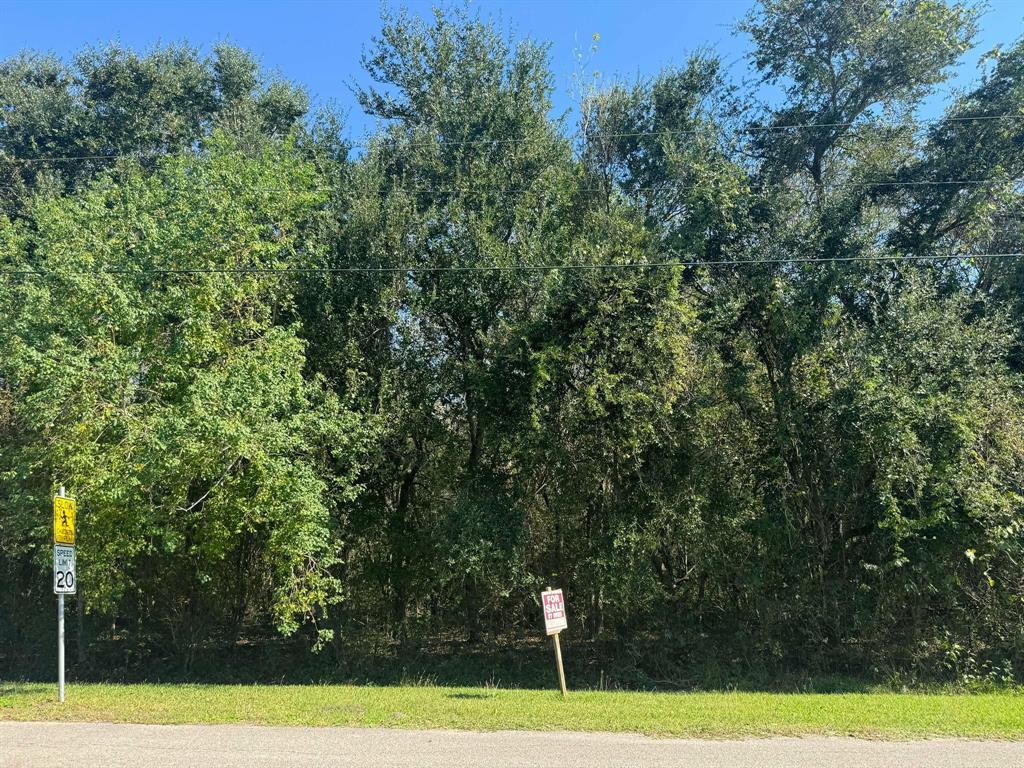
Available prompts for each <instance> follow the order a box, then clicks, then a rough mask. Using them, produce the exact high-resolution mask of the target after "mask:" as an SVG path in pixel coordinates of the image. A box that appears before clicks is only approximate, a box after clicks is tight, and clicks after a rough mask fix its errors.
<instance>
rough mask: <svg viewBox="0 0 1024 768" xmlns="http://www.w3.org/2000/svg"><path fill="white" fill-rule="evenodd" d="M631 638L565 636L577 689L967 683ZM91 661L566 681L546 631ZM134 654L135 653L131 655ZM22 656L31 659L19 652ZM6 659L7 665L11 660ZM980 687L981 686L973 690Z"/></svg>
mask: <svg viewBox="0 0 1024 768" xmlns="http://www.w3.org/2000/svg"><path fill="white" fill-rule="evenodd" d="M657 644H658V642H657V638H654V639H653V640H652V641H651V642H650V645H651V647H648V648H644V647H643V644H642V643H641V642H634V643H632V644H629V645H627V644H623V643H598V642H584V641H579V640H576V639H574V638H572V637H569V636H567V637H565V638H563V641H562V650H563V657H564V660H565V666H566V677H567V678H568V682H569V686H570V688H572V689H573V690H575V691H587V690H600V691H666V692H667V691H677V692H689V691H730V692H732V691H735V692H751V693H801V694H806V693H819V694H848V693H877V692H883V691H886V692H892V691H899V690H908V689H909V690H914V691H925V692H927V691H935V692H943V693H949V692H968V691H966V690H965V689H963V688H962V687H957V686H951V685H949V684H944V683H942V682H941V681H933V682H931V683H918V684H915V685H910V686H900V685H894V684H892V683H891V682H889V681H887V680H884V679H879V678H877V677H873V676H871V675H870V674H866V673H863V672H858V671H856V670H841V669H840V670H833V671H828V670H826V671H819V670H815V671H813V672H811V671H808V670H801V669H791V668H789V669H788V668H785V667H767V666H764V665H761V664H756V663H751V664H750V665H749V666H741V665H739V664H737V663H736V662H730V663H723V662H722V661H721V660H719V659H716V658H714V657H709V656H702V655H700V653H699V652H698V650H697V649H696V648H694V647H690V646H685V645H682V644H680V645H679V646H676V648H675V649H674V652H671V653H670V652H666V651H665V650H664V649H660V650H659V649H657V648H655V647H654V646H657ZM88 650H89V660H90V662H91V663H90V665H88V666H84V665H83V666H81V667H76V666H75V665H70V666H69V673H68V679H69V682H71V683H74V682H108V683H175V684H180V683H191V684H211V685H214V684H242V685H251V684H262V685H310V684H349V685H376V686H419V687H423V686H440V687H446V688H491V689H494V688H498V689H500V688H505V689H507V688H523V689H533V690H552V691H554V690H557V687H558V684H557V676H556V672H555V663H554V658H553V654H552V652H551V646H550V644H549V642H548V641H547V638H546V637H544V636H543V635H540V634H539V633H536V634H535V635H531V636H517V637H510V636H492V637H485V638H484V639H483V640H481V641H480V642H475V643H470V642H468V641H466V640H465V639H463V638H461V637H456V636H435V637H430V638H425V639H421V640H419V641H418V642H415V643H410V644H407V645H405V646H400V645H399V644H397V643H394V642H390V641H388V640H386V639H382V638H379V637H378V638H373V639H372V640H364V641H355V642H352V641H350V642H346V643H344V644H342V643H338V644H335V645H332V646H329V647H328V648H327V649H325V650H323V651H321V652H320V653H314V652H312V651H311V649H310V647H309V644H308V641H303V640H302V638H291V639H283V638H279V637H266V638H260V639H248V640H246V641H245V642H240V643H219V644H215V643H210V644H207V645H204V646H202V647H200V648H198V649H196V652H195V656H194V662H193V664H192V665H191V667H190V668H189V669H188V670H187V671H184V670H183V669H182V666H181V662H180V660H178V659H175V658H173V657H161V656H160V654H159V653H156V652H149V653H145V652H142V651H141V650H140V649H139V648H137V647H128V646H126V645H125V644H124V643H120V642H116V641H105V642H96V643H93V644H92V645H91V646H90V647H89V649H88ZM126 659H131V660H132V661H131V662H127V661H126ZM3 661H4V658H3V656H2V655H0V680H7V681H11V680H18V681H24V682H22V683H19V684H14V685H12V684H11V683H9V682H8V683H7V684H6V685H3V684H0V696H10V695H15V694H22V693H24V694H30V693H38V692H39V691H40V690H42V687H41V686H46V685H52V684H53V682H52V677H53V672H52V666H51V661H52V660H51V659H48V658H43V657H40V659H39V660H38V661H39V663H38V664H36V665H24V664H18V665H16V667H17V668H14V669H12V668H11V666H10V665H5V664H4V663H3ZM19 661H23V658H22V659H19ZM5 667H6V668H5ZM970 692H975V691H973V690H972V691H970ZM489 695H493V694H487V693H485V692H480V693H476V692H472V693H471V692H461V691H459V692H455V691H453V692H450V693H447V694H446V696H447V697H448V698H450V699H453V700H458V699H484V698H488V697H489Z"/></svg>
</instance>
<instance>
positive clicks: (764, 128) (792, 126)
mask: <svg viewBox="0 0 1024 768" xmlns="http://www.w3.org/2000/svg"><path fill="white" fill-rule="evenodd" d="M993 120H998V121H1001V120H1024V113H1006V114H1000V115H963V116H959V117H931V118H921V119H920V120H916V121H915V122H916V123H919V124H922V123H940V122H943V121H945V122H949V123H953V122H973V121H993ZM854 126H861V127H865V128H868V127H872V128H902V127H904V125H901V124H900V123H891V122H881V121H877V120H876V121H857V120H851V121H848V122H836V123H787V124H782V125H751V126H746V127H744V128H734V129H732V133H736V134H746V133H766V132H769V133H770V132H773V131H787V130H808V129H812V128H852V127H854ZM704 133H707V130H705V129H686V130H671V129H662V130H655V131H631V132H623V133H601V134H597V135H598V136H599V137H602V138H608V139H627V138H639V137H641V136H665V135H669V136H692V135H700V134H704ZM547 138H549V137H547V136H539V137H531V138H509V139H483V138H481V139H445V138H437V139H436V140H435V141H419V142H412V143H411V144H410V145H409V146H414V147H415V146H425V147H428V146H434V145H435V144H438V143H440V144H445V145H473V144H529V143H532V142H537V141H543V140H546V139H547ZM374 141H375V139H370V140H365V141H356V142H351V143H350V144H348V146H349V147H362V148H368V147H369V146H370V145H371V144H372V143H373V142H374ZM166 154H168V153H165V152H150V153H113V154H107V155H55V156H48V157H5V158H2V159H5V160H8V161H12V162H18V163H51V162H53V163H55V162H64V161H75V160H82V161H85V160H118V159H120V158H136V159H137V158H139V157H147V156H149V157H161V156H164V155H166Z"/></svg>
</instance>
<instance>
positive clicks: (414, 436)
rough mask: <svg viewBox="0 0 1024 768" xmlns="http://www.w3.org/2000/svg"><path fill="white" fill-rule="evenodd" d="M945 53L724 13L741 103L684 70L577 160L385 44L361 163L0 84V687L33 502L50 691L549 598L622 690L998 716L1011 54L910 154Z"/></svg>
mask: <svg viewBox="0 0 1024 768" xmlns="http://www.w3.org/2000/svg"><path fill="white" fill-rule="evenodd" d="M977 23H978V14H977V11H976V9H974V8H972V7H968V6H965V5H963V4H959V3H956V4H950V3H945V2H941V1H940V0H934V1H932V0H927V1H923V0H870V1H868V2H860V3H845V4H844V3H840V4H829V3H821V2H817V0H763V1H762V2H761V3H759V4H758V5H757V6H756V8H755V9H754V10H753V11H752V12H751V13H750V14H749V15H748V16H747V17H746V19H745V20H744V21H743V22H742V23H741V24H740V27H739V28H740V30H741V31H743V32H745V33H746V34H748V35H749V37H750V39H751V41H752V52H751V54H750V59H749V64H750V68H751V74H752V75H753V76H754V77H755V79H756V80H757V81H758V82H760V83H762V84H766V85H768V86H771V87H772V88H773V89H776V90H777V91H778V93H779V97H778V99H777V100H776V102H774V103H770V104H767V105H758V103H757V102H756V100H755V98H754V97H755V96H756V95H757V92H756V91H755V92H753V93H751V92H749V91H747V90H744V88H743V87H741V86H740V85H739V84H736V83H733V82H730V80H729V77H728V75H727V71H726V69H725V68H724V67H723V65H722V62H721V61H720V60H719V59H718V58H717V57H716V56H715V55H714V54H713V53H711V52H702V53H698V54H695V55H693V56H691V57H690V58H689V59H688V60H687V61H686V62H685V64H683V65H681V66H676V67H667V68H665V69H664V70H663V71H661V72H660V73H658V74H657V75H655V76H653V77H651V78H649V79H640V80H638V81H636V82H629V81H613V82H610V83H608V84H606V85H594V86H592V87H589V88H587V89H585V91H584V93H583V94H582V96H581V102H580V105H579V109H578V110H577V111H576V113H575V114H576V116H577V120H576V122H575V124H573V123H572V122H571V121H569V120H568V119H566V118H555V117H553V116H552V106H551V104H552V99H551V97H552V93H553V88H554V80H553V77H552V75H551V71H550V68H549V64H548V58H547V48H546V47H545V46H544V45H543V44H540V43H537V42H534V41H519V40H515V39H513V38H510V37H508V36H506V35H505V34H504V33H503V32H502V30H501V28H500V27H499V26H496V25H495V24H494V23H492V22H491V21H489V20H487V19H485V18H482V17H480V16H478V15H474V14H472V13H470V12H469V11H467V10H465V9H462V10H459V9H455V10H451V9H448V10H444V9H442V10H436V11H435V12H434V13H433V14H432V15H431V16H429V17H427V18H420V17H419V16H416V15H414V14H411V13H409V12H406V11H398V12H394V13H391V12H385V14H384V18H383V20H382V29H381V32H380V34H379V35H378V36H377V37H376V38H374V39H373V40H372V41H371V42H370V44H369V46H368V47H367V48H366V49H365V51H364V54H363V59H362V62H363V66H364V68H365V69H366V72H367V74H368V75H369V77H370V81H371V82H372V84H371V85H369V86H367V87H365V88H362V89H358V90H357V96H358V100H359V103H360V105H361V106H362V108H363V109H364V110H365V111H366V113H367V114H369V115H371V116H374V117H376V118H377V119H378V129H377V131H376V133H375V134H374V135H373V136H372V137H371V138H370V140H369V141H368V142H367V143H366V146H365V148H364V149H363V150H362V151H359V152H350V151H349V145H348V141H347V140H346V138H345V135H344V132H343V126H342V122H341V121H340V120H339V119H338V118H337V117H336V116H334V115H330V114H321V115H310V114H309V106H308V100H307V98H306V96H305V94H304V92H303V91H302V90H301V88H299V87H298V86H295V85H293V84H290V83H287V82H284V81H282V80H280V79H277V78H273V77H268V76H267V75H265V74H264V73H262V71H261V70H260V67H259V66H258V64H257V63H256V61H255V59H254V58H253V57H252V56H251V55H249V54H248V53H246V52H245V51H242V50H240V49H237V48H233V47H230V46H226V45H219V46H216V47H214V48H213V50H212V53H211V54H210V55H209V56H206V55H204V54H202V53H201V52H200V50H199V49H195V48H191V47H189V46H168V47H162V48H156V49H154V50H152V51H150V52H148V53H145V54H139V53H136V52H133V51H130V50H127V49H124V48H122V47H120V46H111V47H109V48H100V49H89V50H86V51H84V52H82V53H81V54H80V55H78V56H77V57H75V58H74V59H73V61H72V62H70V63H65V62H62V61H60V60H57V59H55V58H53V57H49V56H42V55H39V54H36V53H33V52H24V53H22V54H20V55H19V56H16V57H14V58H12V59H9V60H7V61H4V62H0V177H2V184H0V187H2V189H3V191H2V193H0V199H2V205H3V216H2V218H0V318H2V320H3V322H2V324H0V574H2V576H3V581H4V583H5V584H10V585H12V586H13V588H12V589H8V590H4V591H3V594H0V661H6V663H8V665H9V666H12V665H13V666H17V665H18V664H20V663H27V662H25V659H28V658H31V657H32V653H33V652H32V650H31V648H32V646H33V644H34V643H36V641H37V640H38V638H39V637H43V636H46V635H45V633H46V632H48V631H49V630H48V628H47V624H46V617H45V616H44V615H43V614H44V613H45V615H46V616H48V615H49V611H48V609H47V610H45V611H44V610H43V607H44V606H43V605H42V603H43V601H42V600H41V599H40V598H41V597H43V596H45V595H46V594H48V590H49V580H48V577H47V570H48V568H49V559H48V558H49V549H48V543H49V536H50V532H49V528H48V526H49V520H50V518H49V503H50V501H49V499H50V497H51V496H52V494H53V492H54V490H55V488H56V487H57V486H58V485H65V486H67V488H68V490H69V492H71V493H72V494H73V495H75V496H76V497H78V499H79V504H80V510H81V512H80V514H81V544H80V554H79V562H80V570H81V577H80V584H81V585H82V590H81V592H80V594H79V597H78V604H79V605H80V606H81V613H80V614H79V622H78V626H77V630H76V631H77V632H78V633H79V637H80V638H81V643H82V658H81V660H80V661H81V663H82V664H85V663H86V661H87V659H88V657H89V656H90V654H93V655H95V656H96V658H97V659H100V658H102V662H101V661H99V660H96V661H95V662H94V663H96V664H100V665H101V664H106V665H107V668H108V669H113V668H118V669H124V668H129V667H132V665H135V664H138V663H139V662H140V661H142V660H146V659H164V660H171V661H172V662H173V663H180V664H181V666H182V669H183V670H184V671H185V672H186V673H188V672H189V671H190V670H191V669H192V666H193V663H194V660H195V658H196V655H197V653H202V652H203V649H208V648H210V647H212V646H219V647H226V646H230V645H231V644H237V643H239V642H241V641H251V640H253V639H264V640H266V639H268V638H270V637H272V636H273V635H274V634H275V633H278V634H283V635H285V636H287V637H289V638H291V639H290V640H289V642H290V643H291V646H290V647H294V648H298V649H301V650H307V649H308V650H309V651H310V652H313V651H318V650H322V649H324V648H326V647H333V648H335V649H336V650H337V651H338V652H339V654H341V655H344V650H345V649H346V648H352V647H355V646H356V645H359V644H360V643H367V642H368V643H371V644H373V647H375V648H378V649H381V648H389V649H393V648H398V649H399V650H402V649H407V648H409V647H417V646H420V645H422V644H423V643H426V642H428V641H429V640H431V639H436V638H444V637H458V638H460V639H462V640H464V641H466V642H469V643H475V642H477V641H480V640H482V639H484V638H486V637H499V638H516V637H536V635H537V631H538V621H539V619H538V610H539V609H538V600H539V591H540V589H542V588H543V587H544V586H545V585H546V584H552V583H554V584H558V585H559V586H561V587H563V588H564V589H565V590H566V593H567V595H568V599H569V607H570V611H571V620H572V622H573V624H574V625H575V626H574V639H575V641H576V642H577V643H580V644H581V645H582V644H589V645H588V647H590V648H591V652H592V653H594V654H595V655H596V656H597V657H600V658H605V657H614V658H616V659H618V660H619V661H620V662H621V663H620V664H619V665H617V667H616V668H617V669H619V670H620V672H619V673H617V674H618V675H619V676H618V678H617V679H616V680H615V682H617V683H619V684H639V685H666V684H668V685H685V684H687V683H688V682H689V681H692V680H694V679H698V677H700V676H701V675H703V676H704V677H703V678H701V679H707V677H708V676H710V677H711V678H712V679H716V680H721V679H728V678H729V677H730V676H742V675H744V674H749V673H750V672H751V671H752V670H765V669H767V670H790V671H792V670H796V671H798V672H804V673H812V672H815V671H828V672H839V673H853V674H859V675H882V676H884V675H890V676H898V677H900V678H904V679H914V678H922V679H956V680H960V681H965V680H977V679H987V680H991V681H996V682H1005V681H1010V680H1014V679H1018V680H1019V676H1020V674H1021V670H1022V669H1024V604H1022V601H1024V300H1022V295H1024V294H1022V288H1024V255H1022V254H1021V253H1020V252H1021V251H1022V250H1024V249H1022V241H1021V235H1022V227H1021V219H1020V216H1021V212H1022V211H1024V197H1022V188H1021V178H1022V175H1024V78H1022V77H1021V71H1022V66H1024V64H1022V62H1024V40H1018V41H1015V42H1012V44H1010V45H1008V46H1007V47H1006V48H1004V49H1001V50H998V51H996V52H994V53H992V54H991V55H990V56H988V57H987V58H986V59H985V61H984V62H983V64H984V68H983V74H982V76H981V77H980V79H979V81H978V82H977V83H976V84H975V85H974V86H973V87H971V88H969V89H967V90H965V91H963V92H961V93H958V94H956V95H955V96H954V97H952V98H951V99H950V101H949V102H948V104H947V105H946V110H945V112H944V114H943V116H942V117H940V118H938V119H935V120H920V119H918V115H919V110H920V107H921V105H922V103H923V101H924V100H925V99H926V98H935V97H934V95H933V93H934V88H935V87H936V86H937V85H939V84H941V83H943V82H945V81H946V80H947V78H948V77H949V75H950V72H951V68H952V67H953V65H955V64H956V63H957V62H959V61H960V60H961V58H962V56H963V55H964V53H965V52H966V51H967V50H969V48H970V46H971V43H972V40H973V38H974V35H975V33H976V28H977ZM111 649H114V650H111ZM641 650H642V651H643V653H641ZM378 652H379V653H383V654H384V655H385V656H386V655H387V653H390V651H380V650H378ZM115 658H116V659H120V660H119V661H111V659H115ZM637 658H642V659H643V660H642V661H637V660H636V659H637ZM290 663H293V664H301V663H302V662H290ZM715 670H718V671H717V672H716V671H715Z"/></svg>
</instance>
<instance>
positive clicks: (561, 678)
mask: <svg viewBox="0 0 1024 768" xmlns="http://www.w3.org/2000/svg"><path fill="white" fill-rule="evenodd" d="M560 634H561V633H560V632H555V634H553V635H552V636H551V637H552V638H553V639H554V641H555V660H556V661H557V662H558V684H559V685H561V686H562V698H563V699H564V698H565V697H566V696H567V695H568V694H567V693H566V690H565V670H564V669H562V646H561V645H559V643H558V636H559V635H560Z"/></svg>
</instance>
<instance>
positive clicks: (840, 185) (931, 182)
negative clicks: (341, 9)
mask: <svg viewBox="0 0 1024 768" xmlns="http://www.w3.org/2000/svg"><path fill="white" fill-rule="evenodd" d="M1000 184H1024V177H1014V178H1008V179H992V178H989V179H905V180H900V179H893V180H888V181H855V180H843V181H839V182H834V183H831V184H828V185H826V188H827V189H844V188H850V187H852V188H886V187H943V186H978V187H980V186H997V185H1000ZM188 186H189V188H190V189H197V188H198V189H204V190H209V191H214V192H232V193H236V194H238V193H242V192H266V193H269V194H279V195H300V194H329V193H332V192H337V191H338V190H339V187H297V188H288V187H260V186H228V185H222V184H189V185H188ZM707 186H710V185H709V184H704V185H701V184H697V183H688V184H682V183H680V182H679V181H668V182H666V183H665V184H662V185H659V186H642V187H624V186H622V185H621V184H614V185H608V186H601V187H573V188H569V189H568V190H567V191H569V192H570V193H584V194H605V193H608V192H610V191H619V192H622V193H623V194H627V195H628V194H648V193H657V192H670V191H676V192H685V191H688V190H695V189H702V188H705V187H707ZM0 189H8V190H12V191H21V190H22V189H23V187H20V186H18V185H16V184H0ZM383 191H388V192H406V193H409V194H434V195H444V194H460V195H488V194H502V193H506V194H507V193H510V192H528V191H532V188H531V187H529V186H523V187H511V186H503V187H492V188H478V187H470V186H468V185H467V186H457V185H451V186H444V187H434V186H411V187H405V186H402V185H396V186H392V187H390V188H385V189H384V190H383ZM536 191H538V192H540V191H544V190H536ZM755 193H756V194H767V191H764V190H762V191H755Z"/></svg>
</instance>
